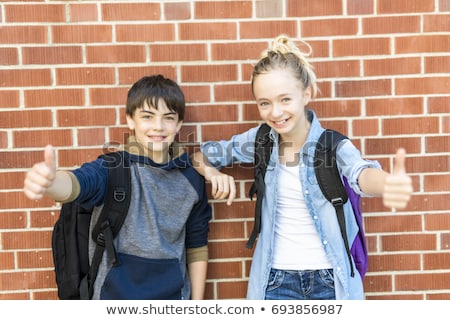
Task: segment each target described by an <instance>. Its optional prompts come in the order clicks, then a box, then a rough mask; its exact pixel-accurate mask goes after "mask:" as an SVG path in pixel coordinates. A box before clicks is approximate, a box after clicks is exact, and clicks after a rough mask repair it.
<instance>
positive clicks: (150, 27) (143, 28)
mask: <svg viewBox="0 0 450 320" xmlns="http://www.w3.org/2000/svg"><path fill="white" fill-rule="evenodd" d="M116 38H117V41H119V42H138V41H139V42H155V41H169V40H175V28H174V25H173V24H169V23H158V24H119V25H117V26H116Z"/></svg>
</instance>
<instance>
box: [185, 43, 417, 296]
mask: <svg viewBox="0 0 450 320" xmlns="http://www.w3.org/2000/svg"><path fill="white" fill-rule="evenodd" d="M252 90H253V95H254V97H255V99H256V104H257V106H258V110H259V114H260V116H261V119H262V120H263V121H264V122H266V123H267V124H268V125H269V126H270V127H271V132H270V138H271V139H272V140H273V142H274V149H273V151H272V154H271V158H270V161H269V165H268V168H267V172H266V175H265V185H266V187H265V190H266V192H265V196H264V198H263V204H262V225H261V232H260V235H259V239H258V243H257V246H256V249H255V252H254V256H253V261H252V267H251V272H250V279H249V284H248V292H247V297H248V298H249V299H282V300H286V299H300V300H303V299H314V300H316V299H363V298H364V292H363V284H362V280H361V277H360V275H359V274H358V273H357V272H356V274H355V276H354V277H351V275H350V262H349V260H348V257H347V255H346V249H345V246H344V242H343V240H342V237H341V234H340V231H339V226H338V223H337V220H336V219H335V218H334V217H335V210H334V208H333V206H332V205H331V204H330V203H329V202H328V201H327V200H326V199H325V197H324V196H323V194H322V192H321V191H320V188H319V185H318V183H317V180H316V177H315V173H314V167H313V166H312V165H311V164H312V163H313V161H312V159H313V157H314V150H315V145H316V142H317V140H318V138H319V136H320V134H321V133H322V132H323V131H324V128H323V127H322V126H321V125H320V123H319V121H318V119H317V117H316V115H315V113H314V112H313V111H312V110H310V109H309V108H308V107H307V106H308V104H309V102H310V101H311V99H312V98H313V97H314V96H315V95H316V93H317V84H316V75H315V74H314V71H313V68H312V66H311V65H310V63H309V62H308V61H307V60H306V58H305V55H304V54H303V53H302V52H301V51H300V50H299V49H298V48H297V47H296V46H295V44H294V43H293V42H292V41H290V40H289V39H288V38H287V37H285V36H280V37H278V38H276V39H275V41H274V43H273V47H272V48H270V49H269V50H267V51H265V52H264V53H263V55H262V57H261V58H260V60H259V61H258V63H257V64H256V65H255V67H254V70H253V75H252ZM257 130H258V127H256V128H252V129H250V130H248V131H247V132H244V133H241V134H237V135H235V136H233V137H232V138H231V139H230V140H228V141H224V140H222V141H219V142H206V143H204V144H203V145H202V146H201V152H197V153H195V154H194V155H193V159H194V166H196V168H197V170H198V171H199V172H200V173H201V174H202V175H204V176H205V178H206V180H208V181H210V182H211V184H212V194H213V196H214V198H216V199H225V198H227V197H228V204H231V202H232V201H233V199H234V198H235V195H236V189H235V184H234V179H233V177H231V176H228V175H225V174H222V173H221V172H220V171H218V170H219V169H220V168H221V167H224V166H228V165H230V164H231V163H252V162H253V160H254V159H253V149H252V148H253V146H254V141H255V136H256V132H257ZM404 159H405V152H404V150H403V149H401V150H399V151H398V153H397V155H396V159H395V170H394V172H393V174H388V173H387V172H385V171H383V170H382V169H381V168H380V165H379V164H378V162H376V161H368V160H364V159H362V157H361V154H360V152H359V151H358V150H357V149H356V148H355V146H354V145H353V144H352V143H351V141H349V140H344V141H343V142H342V143H341V144H340V145H339V147H338V151H337V164H338V167H339V171H340V173H341V175H342V176H346V177H347V178H348V180H349V183H350V185H351V186H352V188H353V189H354V190H355V191H356V192H357V193H359V194H361V195H363V196H382V197H383V201H384V204H385V205H386V206H389V207H392V208H403V207H405V206H406V204H407V203H408V201H409V199H410V196H411V193H412V186H411V179H410V177H408V176H407V175H406V174H405V172H404V161H405V160H404ZM344 210H345V216H346V221H347V234H348V239H354V237H355V235H356V233H357V232H358V227H357V224H356V221H355V217H354V214H353V212H352V211H351V210H352V208H351V204H350V202H347V203H346V204H345V207H344ZM330 217H333V219H332V218H330Z"/></svg>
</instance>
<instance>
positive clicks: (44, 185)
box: [23, 145, 56, 200]
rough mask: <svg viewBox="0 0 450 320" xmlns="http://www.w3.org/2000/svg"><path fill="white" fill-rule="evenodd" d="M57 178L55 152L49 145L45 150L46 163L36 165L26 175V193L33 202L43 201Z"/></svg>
mask: <svg viewBox="0 0 450 320" xmlns="http://www.w3.org/2000/svg"><path fill="white" fill-rule="evenodd" d="M55 177H56V164H55V151H54V150H53V147H52V146H50V145H48V146H46V147H45V149H44V161H43V162H39V163H36V164H35V165H34V166H33V168H31V170H30V171H29V172H28V173H27V174H26V176H25V181H24V190H23V191H24V193H25V195H26V196H27V197H28V198H29V199H31V200H39V199H41V198H42V197H43V196H44V194H45V192H46V191H47V189H48V188H49V187H50V186H51V185H52V184H53V181H54V180H55Z"/></svg>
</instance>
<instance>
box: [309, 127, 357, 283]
mask: <svg viewBox="0 0 450 320" xmlns="http://www.w3.org/2000/svg"><path fill="white" fill-rule="evenodd" d="M343 139H348V138H347V137H346V136H344V135H342V134H341V133H339V132H337V131H334V130H330V129H327V130H325V131H324V132H323V133H322V134H321V136H320V138H319V141H318V142H317V145H316V151H315V155H314V170H315V173H316V178H317V182H318V183H319V186H320V190H322V193H323V195H324V196H325V198H326V199H327V200H328V201H329V202H331V204H332V205H333V207H334V209H335V210H336V215H337V219H338V223H339V228H340V230H341V234H342V238H343V240H344V245H345V250H346V251H347V256H348V259H349V262H350V267H351V276H352V277H354V275H355V271H354V267H353V263H352V258H351V252H350V246H349V242H348V239H347V228H346V225H345V215H344V204H345V203H346V202H347V201H348V195H347V191H346V190H345V187H344V185H343V184H342V180H341V176H340V174H339V170H338V168H337V164H336V149H337V146H338V145H339V143H340V142H341V141H342V140H343Z"/></svg>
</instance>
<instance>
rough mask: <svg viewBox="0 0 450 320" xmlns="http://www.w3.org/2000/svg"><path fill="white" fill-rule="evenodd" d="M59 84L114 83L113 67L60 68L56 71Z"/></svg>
mask: <svg viewBox="0 0 450 320" xmlns="http://www.w3.org/2000/svg"><path fill="white" fill-rule="evenodd" d="M55 74H56V83H57V84H58V85H89V84H91V85H96V84H111V85H112V84H114V83H115V80H116V79H115V70H114V69H113V68H95V67H92V68H89V67H87V68H58V69H56V71H55Z"/></svg>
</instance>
